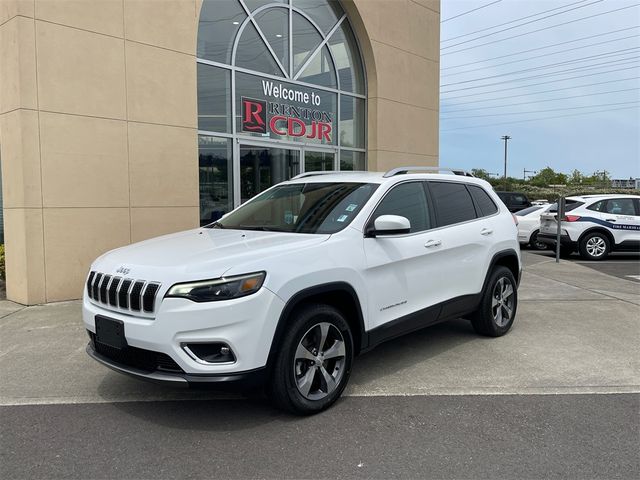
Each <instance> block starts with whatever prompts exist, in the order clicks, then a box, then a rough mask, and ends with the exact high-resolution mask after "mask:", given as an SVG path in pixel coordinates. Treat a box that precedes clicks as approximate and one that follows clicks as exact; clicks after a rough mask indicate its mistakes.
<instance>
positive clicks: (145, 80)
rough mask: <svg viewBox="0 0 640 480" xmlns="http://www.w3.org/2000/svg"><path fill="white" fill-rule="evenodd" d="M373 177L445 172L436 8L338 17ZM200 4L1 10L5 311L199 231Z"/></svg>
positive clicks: (70, 292) (46, 1)
mask: <svg viewBox="0 0 640 480" xmlns="http://www.w3.org/2000/svg"><path fill="white" fill-rule="evenodd" d="M343 3H344V6H345V9H346V10H347V12H348V13H349V15H350V18H351V20H352V22H353V24H354V27H355V29H356V32H357V34H358V36H359V39H360V42H361V47H362V50H363V56H364V57H365V62H366V68H367V73H368V88H369V103H368V105H369V110H368V112H369V113H368V149H369V152H368V159H369V168H370V169H378V170H384V169H387V168H389V167H391V166H395V165H401V164H423V165H431V164H437V154H438V69H439V54H438V51H439V24H440V15H439V8H440V5H439V0H354V1H351V0H349V1H345V2H343ZM200 5H201V0H92V1H90V2H89V1H86V0H0V66H1V69H0V155H1V159H2V181H3V196H4V203H3V207H4V221H5V248H6V264H7V265H6V266H7V297H8V298H9V299H11V300H14V301H17V302H20V303H24V304H35V303H42V302H51V301H57V300H66V299H72V298H78V297H80V295H81V292H82V285H83V282H84V278H85V275H86V272H87V268H88V266H89V264H90V262H91V261H92V260H93V259H94V258H95V257H97V256H98V255H100V254H101V253H103V252H105V251H106V250H109V249H112V248H115V247H118V246H121V245H125V244H128V243H131V242H135V241H139V240H142V239H145V238H150V237H153V236H156V235H159V234H163V233H167V232H172V231H178V230H182V229H186V228H191V227H194V226H197V225H198V221H199V220H198V218H199V215H198V195H199V194H198V162H197V131H196V122H197V112H196V61H195V45H196V36H197V20H198V15H199V10H200Z"/></svg>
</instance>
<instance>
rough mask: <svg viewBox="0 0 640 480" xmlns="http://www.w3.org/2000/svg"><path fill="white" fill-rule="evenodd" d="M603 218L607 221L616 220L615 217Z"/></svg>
mask: <svg viewBox="0 0 640 480" xmlns="http://www.w3.org/2000/svg"><path fill="white" fill-rule="evenodd" d="M605 220H606V221H607V222H615V221H616V219H615V218H605Z"/></svg>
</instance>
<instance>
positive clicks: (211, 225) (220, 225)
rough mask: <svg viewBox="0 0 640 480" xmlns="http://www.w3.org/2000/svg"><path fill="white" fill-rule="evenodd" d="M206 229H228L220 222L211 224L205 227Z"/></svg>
mask: <svg viewBox="0 0 640 480" xmlns="http://www.w3.org/2000/svg"><path fill="white" fill-rule="evenodd" d="M204 228H220V229H222V228H226V227H225V226H224V225H223V224H221V223H220V222H213V223H210V224H209V225H205V226H204Z"/></svg>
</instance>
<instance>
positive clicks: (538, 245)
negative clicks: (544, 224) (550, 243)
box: [529, 230, 547, 250]
mask: <svg viewBox="0 0 640 480" xmlns="http://www.w3.org/2000/svg"><path fill="white" fill-rule="evenodd" d="M538 233H539V232H538V230H536V231H535V232H533V233H532V234H531V238H530V239H529V246H530V247H531V248H533V249H534V250H546V249H547V244H546V243H542V242H541V241H539V240H538Z"/></svg>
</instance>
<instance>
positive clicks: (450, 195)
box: [429, 182, 476, 227]
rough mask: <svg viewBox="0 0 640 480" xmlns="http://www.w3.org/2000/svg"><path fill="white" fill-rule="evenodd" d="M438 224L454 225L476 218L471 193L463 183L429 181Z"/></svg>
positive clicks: (440, 225)
mask: <svg viewBox="0 0 640 480" xmlns="http://www.w3.org/2000/svg"><path fill="white" fill-rule="evenodd" d="M429 190H430V191H431V197H432V198H433V204H434V207H435V210H436V218H437V219H438V226H439V227H444V226H445V225H452V224H454V223H460V222H466V221H467V220H473V219H474V218H476V209H475V207H474V206H473V200H472V199H471V194H470V193H469V191H468V190H467V188H466V187H465V185H464V184H462V183H453V182H429Z"/></svg>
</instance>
